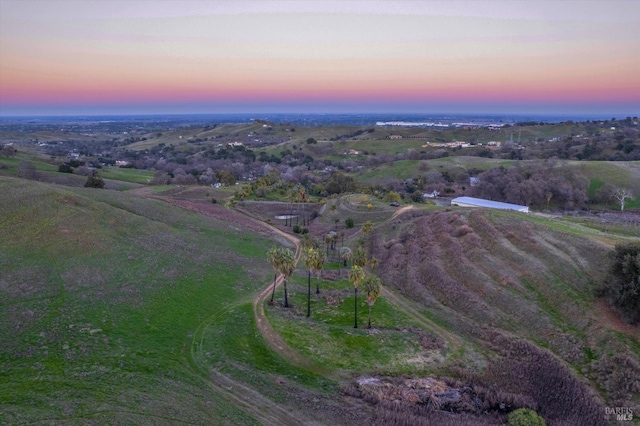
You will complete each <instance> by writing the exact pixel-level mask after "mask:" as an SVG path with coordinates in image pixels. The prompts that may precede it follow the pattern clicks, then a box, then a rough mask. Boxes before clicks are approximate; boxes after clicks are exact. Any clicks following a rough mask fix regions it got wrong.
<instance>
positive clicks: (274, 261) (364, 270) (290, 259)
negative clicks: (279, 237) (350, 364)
mask: <svg viewBox="0 0 640 426" xmlns="http://www.w3.org/2000/svg"><path fill="white" fill-rule="evenodd" d="M365 225H367V226H363V228H362V232H363V234H364V235H365V236H366V235H367V234H368V233H369V232H371V230H372V229H373V226H372V224H371V222H367V223H366V224H365ZM267 258H268V260H269V263H270V264H271V266H272V267H273V269H274V271H275V274H274V277H273V291H272V292H271V300H270V301H269V304H270V305H273V303H274V302H273V298H274V295H275V289H276V282H277V276H278V273H280V274H281V275H282V280H283V284H284V306H285V308H288V307H289V298H288V293H287V280H288V279H289V277H290V276H291V274H293V271H294V270H295V269H296V257H295V254H294V253H293V252H292V251H291V250H290V249H288V248H282V247H272V248H271V249H270V250H269V251H268V252H267ZM303 259H304V264H305V267H306V269H307V271H308V278H307V317H310V316H311V275H312V274H314V273H315V274H316V278H317V280H316V294H320V276H321V273H322V268H323V267H324V265H325V262H326V261H327V256H326V254H325V252H324V250H322V249H320V248H319V247H318V245H317V244H314V242H313V240H311V239H306V240H303ZM349 260H350V261H351V264H352V266H351V270H350V271H349V281H351V282H352V284H353V288H354V296H355V300H354V328H358V287H359V286H361V287H362V289H363V291H364V293H365V295H366V298H367V303H368V305H369V318H368V325H367V328H371V309H372V307H373V305H374V304H375V302H376V300H377V299H378V297H379V296H380V293H381V282H380V279H379V278H378V277H377V276H375V275H374V274H373V273H372V272H373V270H374V269H375V268H376V266H377V265H378V260H377V259H376V258H375V257H371V258H369V257H368V256H367V253H366V250H365V249H364V244H363V242H361V243H360V244H358V247H357V248H356V250H355V252H354V251H352V250H351V249H350V248H349V247H342V248H341V249H340V262H339V264H340V263H341V264H342V266H344V267H346V266H347V263H348V261H349ZM369 269H370V271H369Z"/></svg>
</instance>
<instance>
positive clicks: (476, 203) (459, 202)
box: [451, 197, 529, 213]
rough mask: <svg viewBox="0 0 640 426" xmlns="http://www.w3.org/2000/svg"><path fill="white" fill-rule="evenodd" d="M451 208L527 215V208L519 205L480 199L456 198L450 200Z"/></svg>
mask: <svg viewBox="0 0 640 426" xmlns="http://www.w3.org/2000/svg"><path fill="white" fill-rule="evenodd" d="M451 205H452V206H460V207H486V208H490V209H502V210H515V211H518V212H522V213H529V207H527V206H521V205H519V204H510V203H501V202H499V201H491V200H484V199H482V198H473V197H458V198H454V199H453V200H451Z"/></svg>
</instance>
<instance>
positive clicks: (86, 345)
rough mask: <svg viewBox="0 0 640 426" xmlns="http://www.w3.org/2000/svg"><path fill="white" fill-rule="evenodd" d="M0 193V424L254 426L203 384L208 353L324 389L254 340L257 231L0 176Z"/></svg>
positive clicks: (259, 270) (264, 242)
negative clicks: (222, 425)
mask: <svg viewBox="0 0 640 426" xmlns="http://www.w3.org/2000/svg"><path fill="white" fill-rule="evenodd" d="M0 194H1V197H2V203H0V226H1V227H2V229H3V238H2V239H0V269H1V270H2V275H1V276H0V295H2V297H1V298H0V322H1V324H0V342H2V343H1V344H0V366H1V368H0V423H3V424H16V423H29V422H41V421H47V422H71V423H83V422H87V421H97V422H107V423H119V422H122V421H123V420H124V419H125V417H123V415H124V413H127V416H126V419H128V420H126V421H127V422H129V421H133V422H134V423H145V424H150V423H154V422H157V421H161V422H169V423H172V422H184V421H186V422H189V423H200V424H202V423H207V424H210V423H211V421H212V419H217V420H215V422H214V423H217V422H219V421H221V419H225V418H226V419H228V420H229V421H230V422H231V423H234V424H235V423H254V422H255V421H252V420H251V418H249V417H247V415H246V414H245V413H243V412H241V411H240V410H238V409H237V408H236V407H234V406H233V404H230V403H229V401H228V400H227V399H226V398H224V397H223V396H222V395H221V394H220V393H219V391H216V389H215V387H213V388H212V387H211V386H209V385H208V384H207V383H208V381H209V378H208V374H207V371H209V370H210V369H212V368H217V365H218V364H219V363H220V362H222V363H224V365H225V372H226V373H228V374H229V375H230V376H232V377H236V378H237V380H242V381H244V382H247V383H254V382H255V383H258V384H259V383H262V386H265V387H266V386H267V383H268V382H269V380H271V379H270V377H271V375H273V374H277V375H281V376H283V377H289V378H290V379H291V380H292V381H293V382H296V383H302V384H304V383H315V385H314V386H315V388H316V389H318V390H319V391H322V389H333V387H332V386H335V385H333V384H332V382H326V381H322V380H321V379H318V378H317V377H315V376H313V375H310V374H311V373H306V372H304V371H299V370H296V369H292V368H290V367H289V366H288V365H287V363H286V361H285V360H282V359H281V358H279V357H278V356H277V355H275V354H273V353H271V352H270V351H269V350H268V349H267V347H266V345H265V343H264V341H262V340H261V339H260V338H255V335H256V333H257V329H256V327H255V324H254V322H253V315H252V311H251V299H252V295H254V294H255V293H256V292H257V291H258V290H259V289H261V288H262V287H263V286H264V285H265V283H268V281H269V278H268V277H269V276H271V268H270V267H269V266H268V264H267V262H266V259H265V255H264V253H265V252H266V250H267V249H268V247H270V246H271V244H272V242H271V241H270V240H269V239H268V238H267V237H266V236H262V235H260V234H258V233H255V232H252V231H250V230H242V229H237V228H236V227H233V228H230V227H228V226H227V225H226V224H225V223H223V222H220V221H216V220H214V219H211V218H208V217H204V216H199V215H196V214H194V213H191V212H186V211H183V210H180V209H178V208H175V207H172V206H170V205H169V204H167V203H164V202H161V201H155V200H147V199H142V198H139V197H132V196H129V195H127V194H123V193H119V192H115V191H107V190H95V189H85V188H63V187H58V186H51V185H48V184H43V183H38V182H31V181H25V180H19V179H13V178H0ZM231 325H232V326H231ZM227 326H229V327H227ZM221 333H222V334H221ZM223 335H224V336H223ZM239 354H243V355H242V356H239ZM229 360H233V362H228V361H229ZM265 394H266V392H265ZM203 398H204V399H206V400H208V401H210V402H209V403H208V404H207V405H206V406H204V405H202V404H201V401H202V400H203ZM154 419H155V420H154Z"/></svg>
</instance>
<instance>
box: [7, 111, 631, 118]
mask: <svg viewBox="0 0 640 426" xmlns="http://www.w3.org/2000/svg"><path fill="white" fill-rule="evenodd" d="M224 115H235V116H252V115H255V116H260V115H298V116H301V115H309V116H314V115H316V116H339V115H367V116H376V115H404V116H411V115H425V116H441V115H449V116H458V117H459V116H484V117H505V116H507V117H583V118H586V117H592V118H596V117H607V118H606V119H609V118H615V119H618V118H619V117H623V116H624V117H623V118H628V117H631V118H634V117H638V115H637V113H633V114H631V113H611V112H603V113H592V112H585V113H579V112H576V113H571V112H569V113H559V112H549V113H543V112H530V113H526V112H452V111H445V112H401V111H386V112H366V111H352V112H321V111H318V112H296V111H288V112H286V111H285V112H282V111H278V112H266V111H254V112H193V113H190V112H149V113H143V112H130V113H117V112H104V113H97V112H88V113H68V114H65V113H61V114H60V113H58V114H42V113H35V114H0V119H7V118H69V117H149V116H156V117H166V116H181V117H189V116H192V117H193V116H224ZM257 118H259V117H257ZM603 119H604V118H603Z"/></svg>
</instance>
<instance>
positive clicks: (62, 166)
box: [58, 163, 73, 173]
mask: <svg viewBox="0 0 640 426" xmlns="http://www.w3.org/2000/svg"><path fill="white" fill-rule="evenodd" d="M58 171H59V172H60V173H73V167H71V166H70V165H69V164H67V163H63V164H60V165H59V166H58Z"/></svg>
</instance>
